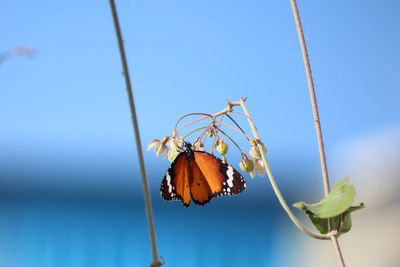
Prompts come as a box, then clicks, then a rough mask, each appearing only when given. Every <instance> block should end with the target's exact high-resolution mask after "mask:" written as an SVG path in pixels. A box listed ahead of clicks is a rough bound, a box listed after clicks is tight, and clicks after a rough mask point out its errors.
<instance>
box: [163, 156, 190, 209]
mask: <svg viewBox="0 0 400 267" xmlns="http://www.w3.org/2000/svg"><path fill="white" fill-rule="evenodd" d="M190 175H191V174H190V167H189V161H188V159H187V158H186V153H184V152H182V153H180V154H179V155H178V156H177V157H176V159H175V160H174V162H173V163H172V165H171V167H170V168H169V169H168V171H167V173H166V174H165V176H164V179H163V180H162V182H161V189H160V191H161V196H162V197H163V198H164V199H165V200H167V201H171V200H181V201H182V202H183V205H185V206H189V203H190V188H189V180H190Z"/></svg>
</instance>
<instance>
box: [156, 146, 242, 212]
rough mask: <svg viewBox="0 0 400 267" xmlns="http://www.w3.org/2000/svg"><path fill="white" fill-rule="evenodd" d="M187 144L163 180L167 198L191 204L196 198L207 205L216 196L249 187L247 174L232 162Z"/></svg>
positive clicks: (186, 204) (195, 201)
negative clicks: (244, 174) (231, 163)
mask: <svg viewBox="0 0 400 267" xmlns="http://www.w3.org/2000/svg"><path fill="white" fill-rule="evenodd" d="M183 146H184V147H183V152H181V153H180V154H179V155H178V156H177V157H176V158H175V160H174V162H172V164H171V167H170V168H169V169H168V170H167V172H166V174H165V176H164V178H163V180H162V182H161V189H160V192H161V196H162V197H163V198H164V199H165V200H167V201H172V200H179V201H182V203H183V205H184V206H185V207H189V205H190V200H191V199H192V200H193V202H194V203H196V204H197V205H204V204H207V203H208V202H209V201H210V200H211V198H213V197H219V196H228V195H236V194H239V193H240V192H242V191H243V190H244V189H245V188H246V181H245V180H244V178H243V176H242V175H241V174H240V173H239V172H238V171H236V170H235V169H234V168H233V167H232V166H231V165H228V164H226V163H224V162H222V160H221V159H219V158H217V157H215V156H214V155H211V154H210V153H207V152H204V151H198V150H193V149H192V145H191V144H190V143H188V142H184V144H183Z"/></svg>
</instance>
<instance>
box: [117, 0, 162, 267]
mask: <svg viewBox="0 0 400 267" xmlns="http://www.w3.org/2000/svg"><path fill="white" fill-rule="evenodd" d="M110 7H111V12H112V17H113V21H114V27H115V33H116V35H117V40H118V47H119V52H120V56H121V62H122V68H123V71H124V77H125V84H126V91H127V93H128V99H129V107H130V110H131V117H132V124H133V131H134V134H135V141H136V149H137V153H138V158H139V166H140V174H141V177H142V185H143V193H144V200H145V205H146V214H147V223H148V226H149V234H150V240H151V247H152V252H153V262H152V263H151V265H150V266H151V267H158V266H161V265H162V263H161V262H160V261H159V259H158V252H157V243H156V234H155V230H154V222H153V211H152V208H151V199H150V192H149V185H148V183H147V177H146V169H145V165H144V158H143V152H142V144H141V141H140V133H139V125H138V121H137V116H136V109H135V103H134V100H133V92H132V85H131V81H130V77H129V69H128V63H127V60H126V55H125V49H124V41H123V39H122V34H121V27H120V25H119V20H118V13H117V9H116V7H115V3H114V0H110Z"/></svg>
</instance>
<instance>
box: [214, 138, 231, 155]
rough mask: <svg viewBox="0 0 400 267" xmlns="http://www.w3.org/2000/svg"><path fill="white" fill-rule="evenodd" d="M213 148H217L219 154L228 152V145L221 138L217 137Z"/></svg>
mask: <svg viewBox="0 0 400 267" xmlns="http://www.w3.org/2000/svg"><path fill="white" fill-rule="evenodd" d="M215 148H216V149H217V151H218V153H220V154H221V155H225V154H226V153H228V149H229V146H228V144H227V143H225V141H224V140H223V139H217V140H216V144H215Z"/></svg>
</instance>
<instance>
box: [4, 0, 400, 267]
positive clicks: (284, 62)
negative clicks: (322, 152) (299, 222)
mask: <svg viewBox="0 0 400 267" xmlns="http://www.w3.org/2000/svg"><path fill="white" fill-rule="evenodd" d="M116 4H117V8H118V11H119V15H120V23H121V26H122V31H123V35H124V39H125V45H126V51H127V55H128V61H129V64H130V71H131V76H132V81H133V87H134V95H135V101H136V105H137V112H138V116H139V123H140V131H141V137H142V141H143V147H145V146H147V144H148V143H149V142H150V141H151V140H152V139H154V138H162V137H163V136H165V135H168V134H170V132H171V131H172V129H173V126H174V124H175V122H176V120H177V119H178V118H179V117H180V116H182V115H184V114H187V113H190V112H206V113H214V112H217V111H219V110H221V109H222V108H224V107H225V101H226V99H229V100H232V101H236V100H238V99H239V97H241V96H245V97H247V98H248V100H247V105H248V108H249V110H250V113H251V114H252V115H253V118H254V120H255V122H256V124H257V127H258V129H259V131H260V134H261V137H262V138H263V141H264V143H265V144H266V146H267V147H268V150H269V153H268V158H269V160H270V163H271V166H272V170H273V172H274V174H275V176H276V178H277V180H278V183H279V185H280V187H281V190H282V192H283V194H284V195H285V197H286V198H287V201H288V203H289V204H293V203H294V202H297V201H300V200H303V201H305V202H308V203H312V202H317V201H318V200H319V199H321V198H322V197H323V187H322V179H321V174H320V167H319V166H320V165H319V158H318V151H317V143H316V139H315V132H314V125H313V118H312V113H311V106H310V101H309V96H308V88H307V83H306V79H305V74H304V67H303V63H302V57H301V53H300V48H299V41H298V38H297V33H296V29H295V25H294V19H293V16H292V13H291V7H290V3H289V1H277V0H274V1H268V2H265V1H247V2H244V1H241V2H239V1H233V2H232V1H208V0H206V1H201V2H200V1H197V2H196V1H117V3H116ZM298 5H299V9H300V13H301V16H302V20H303V26H304V31H305V35H306V38H307V42H308V48H309V54H310V59H311V64H312V68H313V74H314V79H315V85H316V89H317V96H318V99H319V105H320V115H321V121H322V127H323V132H324V137H325V145H326V151H327V159H328V167H329V170H330V177H331V183H332V184H334V183H335V182H336V181H338V180H339V179H341V178H343V177H344V176H350V183H351V184H353V185H355V186H356V189H357V197H356V202H357V203H359V202H364V203H365V204H366V206H367V208H366V209H364V210H361V211H358V212H356V213H354V215H353V216H352V218H353V229H352V231H351V232H350V233H348V234H346V235H344V236H343V237H341V238H340V240H339V241H340V243H341V245H342V250H343V254H344V257H345V260H346V262H347V264H348V266H399V264H400V256H399V254H398V249H397V247H398V244H399V242H400V231H399V229H398V225H399V223H400V201H399V200H400V199H399V198H400V196H399V194H398V191H399V190H400V182H399V178H400V167H399V164H398V163H399V160H400V152H399V151H400V139H399V136H400V116H399V114H400V105H399V100H400V90H399V89H400V75H399V73H400V63H399V62H400V61H399V58H400V50H399V49H398V48H399V45H400V32H399V31H398V27H399V26H400V17H399V16H398V10H399V8H400V3H399V2H398V1H394V0H393V1H384V2H382V1H366V2H365V1H363V2H361V1H351V2H349V1H342V0H341V1H330V2H317V1H311V2H310V1H309V2H302V1H301V2H299V3H298ZM0 25H1V26H0V36H2V38H1V42H0V267H36V266H37V267H42V266H43V267H47V266H48V267H53V266H57V267H62V266H65V267H69V266H71V267H80V266H82V267H83V266H85V267H86V266H93V267H102V266H104V267H109V266H115V267H125V266H148V265H149V264H150V262H151V252H150V242H149V237H148V228H147V224H146V216H145V209H144V202H143V194H142V187H141V183H140V176H139V170H138V161H137V155H136V148H135V143H134V137H133V131H132V126H131V120H130V113H129V106H128V101H127V96H126V92H125V85H124V80H123V76H122V68H121V63H120V61H119V52H118V48H117V43H116V37H115V33H114V28H113V23H112V19H111V12H110V9H109V5H108V1H92V0H88V1H80V2H78V1H63V0H62V1H56V2H55V1H20V0H17V1H15V0H14V1H11V0H4V1H2V4H1V9H0ZM244 127H245V126H244ZM246 129H248V128H245V130H246ZM237 142H238V143H239V144H240V145H241V146H242V148H243V149H246V150H247V149H248V145H247V144H246V143H245V142H244V140H243V139H237ZM239 158H240V155H239V152H238V151H237V150H236V149H235V148H234V147H233V146H231V149H230V153H229V154H228V160H229V162H230V163H232V164H233V165H234V166H237V164H238V162H239ZM145 159H146V167H147V170H148V175H149V183H150V190H151V194H152V200H153V208H154V216H155V225H156V233H157V239H158V248H159V254H160V255H161V256H162V257H163V258H164V260H165V262H166V264H165V266H176V267H178V266H185V267H190V266H194V267H197V266H199V267H200V266H216V267H217V266H337V261H336V257H335V253H334V250H333V247H332V245H331V244H330V242H322V241H317V240H313V239H311V238H309V237H308V236H305V235H303V234H302V233H301V232H299V231H298V230H297V229H296V228H295V227H294V226H293V225H292V223H291V222H290V221H289V219H288V217H287V215H286V214H285V213H284V212H283V210H282V209H281V208H280V206H279V203H278V201H277V199H276V197H275V196H274V194H273V192H272V189H271V186H270V184H269V183H268V180H267V179H266V178H265V177H264V178H260V177H255V178H254V179H251V178H250V177H249V176H248V175H246V178H247V182H248V186H247V190H246V191H244V192H243V193H242V194H241V195H238V196H235V197H226V198H218V199H213V200H212V201H211V202H210V203H209V204H208V205H206V206H204V207H199V206H196V205H191V206H190V208H188V209H186V208H183V207H182V205H181V204H180V203H178V202H165V201H163V200H162V199H161V198H160V196H159V186H160V182H161V179H162V177H163V175H164V173H165V171H166V170H167V168H168V167H169V164H170V163H169V162H168V161H167V160H161V159H160V158H156V157H155V156H154V153H153V152H146V153H145ZM296 214H298V215H299V216H302V214H301V213H299V212H297V213H296ZM303 219H304V217H303Z"/></svg>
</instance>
